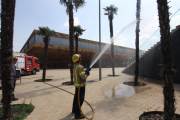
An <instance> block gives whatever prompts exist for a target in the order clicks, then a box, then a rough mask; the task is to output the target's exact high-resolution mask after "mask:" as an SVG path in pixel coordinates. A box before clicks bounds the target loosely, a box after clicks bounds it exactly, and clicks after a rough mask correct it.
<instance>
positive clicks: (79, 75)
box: [72, 54, 90, 119]
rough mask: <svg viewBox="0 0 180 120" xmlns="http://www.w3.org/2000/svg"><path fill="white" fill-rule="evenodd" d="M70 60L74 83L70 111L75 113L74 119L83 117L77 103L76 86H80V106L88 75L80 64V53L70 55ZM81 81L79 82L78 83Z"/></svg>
mask: <svg viewBox="0 0 180 120" xmlns="http://www.w3.org/2000/svg"><path fill="white" fill-rule="evenodd" d="M72 61H73V63H74V69H73V72H74V85H75V94H74V101H73V108H72V113H75V119H83V118H84V116H83V115H82V114H81V112H80V109H79V105H78V88H79V86H80V87H81V88H80V95H79V100H80V105H81V106H82V104H83V102H84V97H85V86H86V79H87V77H88V76H89V74H90V73H89V72H86V73H85V71H84V67H83V66H82V65H81V61H82V59H81V55H79V54H74V55H73V57H72ZM80 81H81V84H80Z"/></svg>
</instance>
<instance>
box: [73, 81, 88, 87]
mask: <svg viewBox="0 0 180 120" xmlns="http://www.w3.org/2000/svg"><path fill="white" fill-rule="evenodd" d="M74 85H75V86H79V84H76V83H75V84H74ZM83 85H86V82H85V83H84V84H81V86H83Z"/></svg>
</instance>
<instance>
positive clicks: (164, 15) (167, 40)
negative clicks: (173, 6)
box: [157, 0, 175, 120]
mask: <svg viewBox="0 0 180 120" xmlns="http://www.w3.org/2000/svg"><path fill="white" fill-rule="evenodd" d="M157 3H158V14H159V24H160V33H161V54H162V63H163V67H162V72H161V77H162V79H163V81H164V89H163V93H164V113H165V120H173V118H174V114H175V105H174V101H175V98H174V87H173V74H174V70H173V69H172V65H173V55H172V48H171V34H170V26H169V23H170V20H169V11H168V9H169V7H168V5H167V0H157Z"/></svg>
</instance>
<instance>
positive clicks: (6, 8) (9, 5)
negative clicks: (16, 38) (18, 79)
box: [1, 0, 16, 120]
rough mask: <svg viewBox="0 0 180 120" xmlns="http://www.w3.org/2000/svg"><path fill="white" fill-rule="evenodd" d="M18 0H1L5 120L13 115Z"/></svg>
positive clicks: (2, 76)
mask: <svg viewBox="0 0 180 120" xmlns="http://www.w3.org/2000/svg"><path fill="white" fill-rule="evenodd" d="M15 3H16V0H10V1H8V0H1V6H2V14H1V70H2V71H1V79H2V82H1V84H2V94H3V95H2V97H3V120H4V119H8V118H9V117H10V115H11V104H10V103H11V98H12V91H13V86H12V76H11V69H12V55H13V51H12V47H13V29H14V28H13V27H14V13H15Z"/></svg>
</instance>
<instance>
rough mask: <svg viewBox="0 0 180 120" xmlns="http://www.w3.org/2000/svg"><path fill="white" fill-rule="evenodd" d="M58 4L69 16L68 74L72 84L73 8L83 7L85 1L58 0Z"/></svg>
mask: <svg viewBox="0 0 180 120" xmlns="http://www.w3.org/2000/svg"><path fill="white" fill-rule="evenodd" d="M60 3H61V4H62V5H64V6H65V7H67V9H66V13H67V14H68V15H69V47H70V56H69V57H70V58H69V60H70V66H71V67H70V73H71V75H70V76H71V84H73V61H72V59H71V58H72V56H73V53H74V52H73V50H74V44H73V33H74V29H73V28H74V20H73V8H74V9H75V10H76V12H77V9H78V8H79V7H82V6H84V4H85V1H84V0H60Z"/></svg>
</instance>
